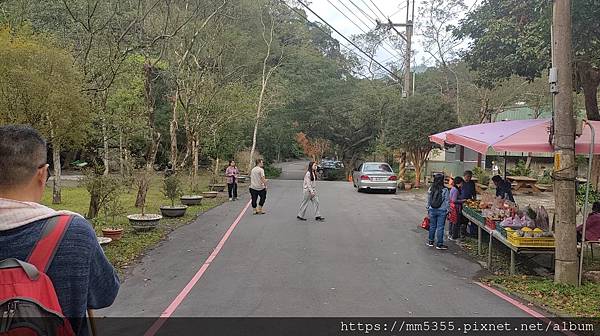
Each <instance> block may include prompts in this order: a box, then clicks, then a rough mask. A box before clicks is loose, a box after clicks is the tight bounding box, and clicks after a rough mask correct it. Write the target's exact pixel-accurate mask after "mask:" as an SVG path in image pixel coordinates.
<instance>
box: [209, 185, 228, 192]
mask: <svg viewBox="0 0 600 336" xmlns="http://www.w3.org/2000/svg"><path fill="white" fill-rule="evenodd" d="M226 187H227V185H225V184H209V185H208V189H210V190H211V191H216V192H223V191H224V190H225V188H226Z"/></svg>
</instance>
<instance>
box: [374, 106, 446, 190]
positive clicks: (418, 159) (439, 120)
mask: <svg viewBox="0 0 600 336" xmlns="http://www.w3.org/2000/svg"><path fill="white" fill-rule="evenodd" d="M391 113H392V114H393V120H394V122H393V123H390V124H389V125H388V130H387V133H388V137H387V138H386V139H387V145H388V146H390V147H391V148H394V149H403V150H405V151H406V152H407V153H408V157H409V159H410V161H412V163H413V164H414V166H415V174H416V176H415V183H416V184H415V185H416V186H417V187H418V186H419V184H420V181H421V173H422V169H423V166H424V164H425V161H426V160H427V157H428V156H429V153H430V152H431V150H432V149H433V148H434V145H433V144H432V143H431V141H429V135H431V134H435V133H439V132H442V131H444V130H446V129H450V128H453V127H455V126H456V125H457V120H456V114H455V113H454V112H453V111H452V107H451V106H450V105H449V104H447V103H444V102H443V101H442V100H441V99H440V98H439V97H435V96H433V97H432V96H424V95H415V96H412V97H409V98H408V99H405V100H401V101H399V102H398V103H397V104H396V105H395V106H394V108H393V109H391Z"/></svg>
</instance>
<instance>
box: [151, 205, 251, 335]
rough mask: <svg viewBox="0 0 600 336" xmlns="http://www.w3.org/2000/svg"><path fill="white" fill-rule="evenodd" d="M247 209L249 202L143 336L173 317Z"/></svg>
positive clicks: (157, 328) (154, 330) (153, 332)
mask: <svg viewBox="0 0 600 336" xmlns="http://www.w3.org/2000/svg"><path fill="white" fill-rule="evenodd" d="M249 207H250V202H248V204H246V206H245V207H244V209H243V210H242V211H241V212H240V214H239V215H238V217H237V218H236V219H235V221H234V222H233V223H232V224H231V226H230V227H229V229H228V230H227V232H225V234H224V235H223V238H221V241H219V244H217V247H215V249H214V250H213V251H212V253H211V254H210V256H208V258H207V259H206V261H205V262H204V264H202V267H200V269H199V270H198V272H196V274H195V275H194V277H193V278H192V279H191V280H190V282H188V283H187V285H186V286H185V287H184V288H183V290H182V291H181V292H180V293H179V294H178V295H177V297H176V298H175V300H173V302H171V304H170V305H169V306H168V307H167V309H165V311H163V313H162V314H161V315H160V318H159V319H158V320H156V322H154V324H153V325H152V327H150V329H148V331H146V333H145V334H144V336H154V335H155V334H156V333H157V332H158V330H159V329H160V328H161V327H162V326H163V324H165V322H167V319H168V318H169V317H171V315H173V313H174V312H175V310H176V309H177V307H179V305H181V303H182V302H183V300H185V298H186V297H187V296H188V295H189V294H190V292H191V291H192V288H194V286H195V285H196V284H197V283H198V281H199V280H200V278H202V276H203V275H204V272H206V270H207V269H208V266H210V264H211V263H212V262H213V260H215V258H216V257H217V255H219V252H221V249H222V248H223V245H225V242H227V240H228V239H229V237H230V236H231V234H232V233H233V230H235V227H236V226H237V225H238V224H239V223H240V221H241V220H242V217H244V214H245V213H246V211H247V210H248V208H249Z"/></svg>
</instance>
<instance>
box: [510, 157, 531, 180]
mask: <svg viewBox="0 0 600 336" xmlns="http://www.w3.org/2000/svg"><path fill="white" fill-rule="evenodd" d="M507 171H508V173H509V174H510V175H511V176H529V175H531V169H530V168H527V165H526V164H525V161H523V160H518V161H517V164H516V165H515V167H514V168H512V169H507Z"/></svg>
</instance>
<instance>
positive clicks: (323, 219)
mask: <svg viewBox="0 0 600 336" xmlns="http://www.w3.org/2000/svg"><path fill="white" fill-rule="evenodd" d="M315 220H317V221H319V222H323V221H325V218H323V217H321V216H319V217H315Z"/></svg>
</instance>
